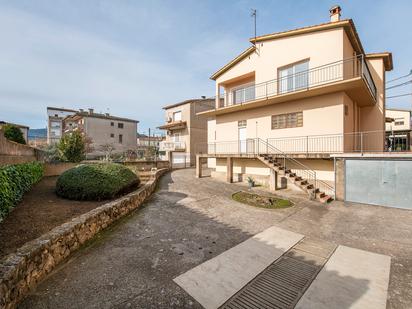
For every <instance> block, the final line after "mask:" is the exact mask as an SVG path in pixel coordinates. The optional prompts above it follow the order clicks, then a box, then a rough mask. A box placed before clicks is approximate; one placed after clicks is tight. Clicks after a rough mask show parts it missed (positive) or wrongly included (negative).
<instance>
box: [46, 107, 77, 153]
mask: <svg viewBox="0 0 412 309" xmlns="http://www.w3.org/2000/svg"><path fill="white" fill-rule="evenodd" d="M76 112H77V111H76V110H73V109H67V108H59V107H47V144H49V145H51V144H56V143H58V142H59V141H60V138H61V137H62V136H63V119H64V118H66V117H67V116H71V115H74V114H75V113H76Z"/></svg>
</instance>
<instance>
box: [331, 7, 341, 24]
mask: <svg viewBox="0 0 412 309" xmlns="http://www.w3.org/2000/svg"><path fill="white" fill-rule="evenodd" d="M341 11H342V9H341V8H340V6H339V5H334V6H332V7H331V8H330V9H329V13H330V21H331V22H335V21H339V20H340V12H341Z"/></svg>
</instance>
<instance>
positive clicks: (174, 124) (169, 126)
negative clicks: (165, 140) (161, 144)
mask: <svg viewBox="0 0 412 309" xmlns="http://www.w3.org/2000/svg"><path fill="white" fill-rule="evenodd" d="M186 127H187V123H186V121H182V120H178V121H170V122H168V123H166V124H164V125H162V126H160V127H159V129H161V130H181V129H185V128H186Z"/></svg>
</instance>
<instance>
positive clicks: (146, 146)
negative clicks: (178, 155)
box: [137, 133, 166, 159]
mask: <svg viewBox="0 0 412 309" xmlns="http://www.w3.org/2000/svg"><path fill="white" fill-rule="evenodd" d="M165 139H166V137H165V136H158V135H146V134H139V133H138V134H137V157H138V158H147V157H149V158H150V159H153V158H154V157H156V155H158V154H159V148H160V143H161V142H162V141H164V140H165Z"/></svg>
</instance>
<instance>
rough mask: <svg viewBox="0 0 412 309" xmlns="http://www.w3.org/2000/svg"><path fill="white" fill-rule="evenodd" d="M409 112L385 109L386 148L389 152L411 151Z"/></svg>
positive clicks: (411, 115) (411, 127)
mask: <svg viewBox="0 0 412 309" xmlns="http://www.w3.org/2000/svg"><path fill="white" fill-rule="evenodd" d="M411 117H412V114H411V111H410V110H402V109H392V108H391V109H386V146H387V148H388V150H389V151H411V130H412V126H411V125H412V123H411Z"/></svg>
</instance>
